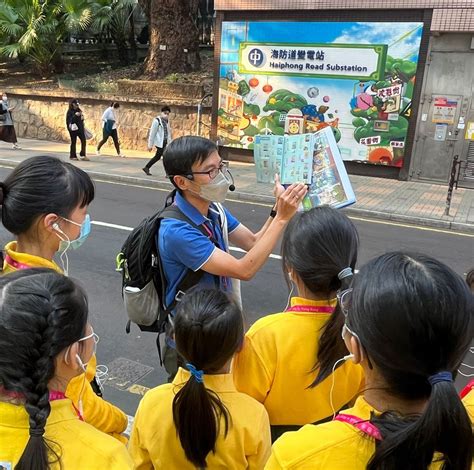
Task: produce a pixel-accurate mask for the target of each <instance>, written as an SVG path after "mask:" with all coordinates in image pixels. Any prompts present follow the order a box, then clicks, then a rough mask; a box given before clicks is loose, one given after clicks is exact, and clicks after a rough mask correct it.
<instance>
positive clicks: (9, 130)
mask: <svg viewBox="0 0 474 470" xmlns="http://www.w3.org/2000/svg"><path fill="white" fill-rule="evenodd" d="M0 100H1V101H0V140H3V141H4V142H8V143H10V144H13V150H20V147H19V146H18V140H17V138H16V132H15V127H14V126H13V118H12V110H13V109H14V108H15V107H14V106H12V107H10V104H9V103H8V97H7V94H6V93H5V92H3V93H0Z"/></svg>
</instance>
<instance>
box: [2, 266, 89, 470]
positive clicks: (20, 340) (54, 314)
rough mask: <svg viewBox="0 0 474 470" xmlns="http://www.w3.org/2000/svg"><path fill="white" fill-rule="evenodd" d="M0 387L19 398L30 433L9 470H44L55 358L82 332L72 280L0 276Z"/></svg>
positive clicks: (55, 457) (81, 304)
mask: <svg viewBox="0 0 474 470" xmlns="http://www.w3.org/2000/svg"><path fill="white" fill-rule="evenodd" d="M0 295H1V297H2V302H1V306H0V351H1V354H0V387H1V388H2V389H3V392H4V393H5V394H6V395H7V396H8V393H9V392H10V393H12V394H15V395H16V396H20V397H22V398H23V399H24V406H25V409H26V412H27V413H28V416H29V427H30V437H29V439H28V442H27V444H26V447H25V449H24V451H23V454H22V455H21V457H20V460H19V461H18V463H17V464H16V466H15V470H46V469H49V465H50V464H51V463H54V462H57V461H59V460H60V448H59V446H58V445H57V444H55V443H54V442H51V441H49V440H46V439H45V438H44V436H43V434H44V430H45V426H46V422H47V419H48V416H49V414H50V412H51V405H50V402H49V390H48V383H49V382H50V380H51V379H52V378H53V377H54V374H55V358H56V356H57V355H58V354H59V353H60V352H61V351H64V349H66V348H67V347H68V346H70V345H71V344H73V343H75V342H76V341H78V340H79V339H80V338H82V337H83V336H84V333H85V329H86V324H87V317H88V306H87V298H86V295H85V292H84V291H83V290H82V288H81V287H79V286H78V285H77V284H76V283H75V282H74V281H73V280H71V279H70V278H67V277H65V276H63V275H61V274H59V273H56V272H55V271H52V270H49V269H38V268H33V269H25V270H21V271H17V272H15V273H12V274H8V275H6V276H3V277H2V278H0Z"/></svg>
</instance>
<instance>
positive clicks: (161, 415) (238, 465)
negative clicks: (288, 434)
mask: <svg viewBox="0 0 474 470" xmlns="http://www.w3.org/2000/svg"><path fill="white" fill-rule="evenodd" d="M189 377H190V374H189V372H188V371H185V370H183V369H179V370H178V373H177V375H176V377H175V379H174V380H173V383H171V384H165V385H160V386H159V387H156V388H154V389H152V390H150V391H149V392H147V393H146V395H145V396H144V397H143V399H142V401H141V402H140V405H139V407H138V410H137V414H136V416H135V421H134V425H133V430H132V434H131V436H130V442H129V451H130V454H131V455H132V459H133V461H134V464H135V469H136V470H145V469H153V468H154V469H166V470H171V469H179V470H186V469H189V470H195V466H194V465H193V464H191V462H189V460H187V459H186V456H185V454H184V450H183V448H182V447H181V443H180V441H179V438H178V436H177V433H176V428H175V426H174V423H173V413H172V403H173V398H174V397H175V395H176V393H177V391H178V390H179V388H180V387H181V386H182V385H184V383H185V382H187V381H188V379H189ZM192 380H194V379H192ZM204 385H205V387H206V388H208V389H210V390H213V391H214V392H215V393H217V395H219V398H220V399H221V400H222V402H223V403H224V405H225V406H226V407H227V410H228V411H229V414H230V416H231V425H230V427H229V431H228V433H227V436H225V437H224V422H223V420H221V426H220V435H219V437H218V438H217V441H216V452H215V453H212V452H210V453H209V455H208V456H207V464H208V467H209V468H212V469H213V470H215V469H227V470H242V469H246V468H248V469H262V468H263V466H264V465H265V462H266V461H267V459H268V457H269V454H270V445H271V444H270V426H269V422H268V415H267V412H266V411H265V408H264V407H263V406H262V405H261V404H260V403H258V402H256V401H255V400H254V399H253V398H251V397H249V396H247V395H245V394H243V393H239V392H237V390H236V389H235V386H234V383H233V381H232V375H231V374H219V375H204Z"/></svg>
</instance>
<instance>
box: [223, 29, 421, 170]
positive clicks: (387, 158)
mask: <svg viewBox="0 0 474 470" xmlns="http://www.w3.org/2000/svg"><path fill="white" fill-rule="evenodd" d="M422 29H423V24H422V23H408V22H397V23H394V22H391V23H369V22H366V23H349V22H321V23H317V22H285V23H282V22H244V21H241V22H223V23H222V36H221V38H222V39H221V54H220V81H219V84H220V85H219V87H220V93H219V106H218V116H217V129H218V138H219V139H220V140H221V141H222V142H223V143H224V145H226V146H231V147H238V148H247V149H253V148H254V145H255V139H256V137H257V136H266V135H277V136H283V135H301V134H303V133H312V132H317V131H319V130H321V129H325V128H329V129H330V130H332V132H333V134H334V137H335V140H336V141H337V142H338V145H339V149H340V152H341V154H342V157H343V159H344V160H356V161H357V160H359V161H368V162H370V163H375V164H384V165H395V166H402V164H403V156H404V152H405V139H406V135H407V132H408V126H409V122H410V111H411V100H412V97H413V89H414V81H415V74H416V70H417V64H418V54H419V47H420V41H421V35H422ZM295 38H297V40H295ZM223 92H225V93H223ZM226 93H230V95H229V94H226ZM239 101H241V102H242V103H243V104H242V106H239V105H238V103H239ZM237 123H238V124H237Z"/></svg>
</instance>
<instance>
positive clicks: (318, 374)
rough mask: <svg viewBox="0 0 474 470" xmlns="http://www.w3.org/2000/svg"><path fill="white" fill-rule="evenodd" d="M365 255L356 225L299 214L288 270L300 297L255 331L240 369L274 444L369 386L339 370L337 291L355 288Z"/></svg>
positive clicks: (326, 214)
mask: <svg viewBox="0 0 474 470" xmlns="http://www.w3.org/2000/svg"><path fill="white" fill-rule="evenodd" d="M357 249H358V234H357V230H356V228H355V226H354V224H353V223H352V222H351V221H350V220H349V218H348V217H347V216H345V215H344V214H343V213H341V212H339V211H337V210H335V209H332V208H330V207H318V208H315V209H312V210H311V211H309V212H304V213H300V214H297V215H295V216H294V217H293V219H292V220H291V221H290V223H289V224H288V227H287V228H286V231H285V234H284V236H283V241H282V257H283V269H284V273H285V276H286V277H287V281H288V282H289V283H291V284H292V288H291V292H293V286H295V287H296V290H297V297H292V298H291V301H289V305H288V306H287V307H288V308H287V309H285V311H284V312H282V313H277V314H273V315H268V316H266V317H263V318H261V319H259V320H258V321H257V322H255V323H254V324H253V325H252V327H251V328H250V330H249V331H248V332H247V335H246V337H245V343H244V347H243V349H242V350H241V351H240V352H239V353H238V354H237V356H236V358H235V359H234V364H233V375H234V380H235V385H236V387H237V389H238V390H240V391H241V392H244V393H248V394H249V395H250V396H252V397H254V398H255V399H256V400H258V401H259V402H261V403H263V404H264V406H265V408H266V409H267V411H268V414H269V416H270V424H271V426H272V438H273V440H275V439H276V438H277V437H278V436H279V435H281V434H282V433H283V432H285V431H288V430H296V429H298V428H299V427H301V426H302V425H304V424H308V423H315V422H321V421H324V420H327V419H331V418H332V416H333V414H334V412H335V411H337V410H340V409H341V408H342V407H344V406H347V405H348V404H349V403H350V402H351V401H353V400H354V399H355V398H356V396H357V395H358V393H359V391H360V390H361V388H362V387H363V382H364V380H363V373H362V369H361V367H360V366H358V365H355V364H353V363H345V364H338V365H340V367H338V368H336V369H335V370H334V368H333V366H334V363H335V362H336V361H337V360H338V359H339V358H341V357H342V356H344V355H346V354H347V349H346V346H345V345H344V341H343V340H342V338H341V328H342V325H343V323H344V321H343V315H342V312H341V311H340V309H339V308H338V307H337V302H336V291H337V290H339V289H341V288H344V287H345V286H348V285H349V284H350V281H351V279H352V273H353V269H354V268H355V265H356V261H357ZM290 295H291V294H290ZM331 388H334V390H335V393H333V395H332V401H331V400H330V395H331V394H330V390H331Z"/></svg>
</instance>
